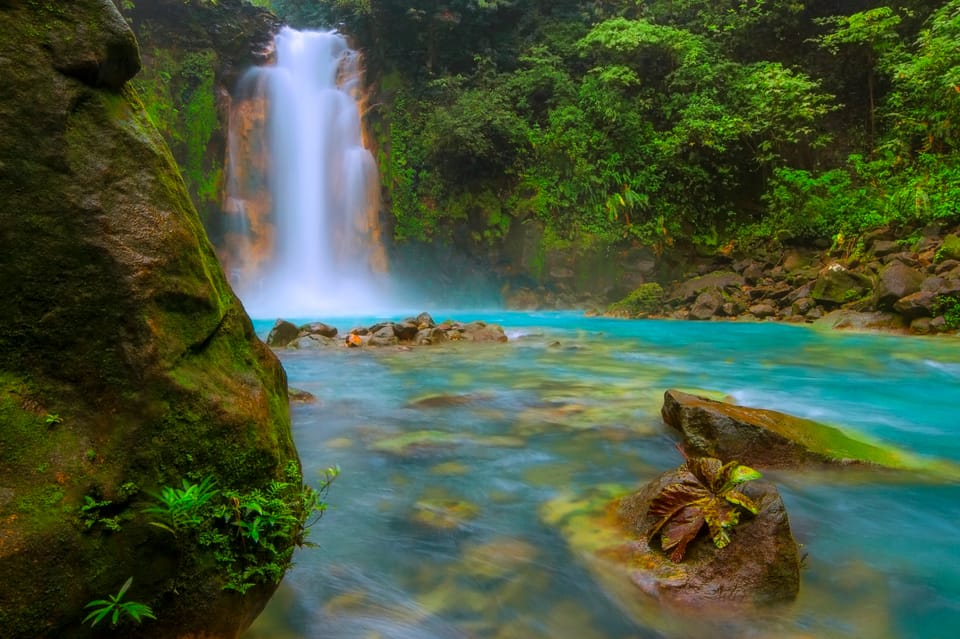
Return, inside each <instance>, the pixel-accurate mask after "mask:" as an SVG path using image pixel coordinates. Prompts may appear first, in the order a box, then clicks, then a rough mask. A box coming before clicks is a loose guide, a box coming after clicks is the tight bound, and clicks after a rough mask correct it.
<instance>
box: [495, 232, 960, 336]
mask: <svg viewBox="0 0 960 639" xmlns="http://www.w3.org/2000/svg"><path fill="white" fill-rule="evenodd" d="M677 260H678V258H677V255H672V256H667V255H665V256H662V257H661V258H660V263H658V264H652V263H651V264H650V265H649V268H648V269H647V270H646V271H645V273H644V274H643V278H642V279H643V280H644V281H643V282H642V283H640V284H639V285H637V286H636V287H635V288H634V289H633V290H632V291H631V292H630V293H629V294H627V295H626V296H624V297H622V298H620V299H619V300H617V301H614V302H613V303H612V304H606V303H605V302H603V301H601V300H598V299H597V298H589V299H588V298H582V299H572V298H570V297H569V296H564V295H563V293H562V291H561V292H557V291H551V290H546V289H538V290H530V289H521V290H515V291H512V292H511V293H510V294H509V295H508V296H506V303H507V305H508V306H510V307H512V308H523V309H527V310H532V309H536V308H562V307H568V308H569V307H576V306H578V305H579V306H581V307H583V308H587V309H588V311H589V312H592V313H596V314H601V315H607V316H612V317H625V318H642V317H654V318H671V319H686V320H701V321H703V320H748V321H749V320H752V321H756V320H771V321H785V322H794V323H813V322H817V323H822V324H826V325H828V326H831V327H834V328H854V329H872V330H893V331H902V332H910V333H913V334H919V335H927V334H935V333H955V332H957V331H958V330H960V228H958V227H952V228H949V229H941V228H938V227H930V228H926V229H921V230H918V231H913V232H911V233H908V234H906V235H905V234H904V233H903V232H902V231H898V232H895V231H893V230H891V229H879V230H876V231H874V232H872V233H870V234H867V235H865V236H863V237H860V238H855V239H853V240H846V241H845V240H844V239H843V238H837V241H836V242H835V243H834V245H833V246H832V247H830V248H826V249H818V248H811V247H799V246H779V247H776V248H765V249H762V250H758V251H756V252H755V253H752V254H749V255H745V256H739V257H738V256H736V255H735V254H732V252H731V253H730V254H726V253H724V252H723V251H720V252H718V253H717V254H716V255H712V256H709V257H697V256H690V257H689V259H688V260H687V266H686V267H685V268H683V269H680V270H679V272H678V269H675V268H669V267H668V266H665V265H664V263H666V262H669V261H674V262H676V261H677Z"/></svg>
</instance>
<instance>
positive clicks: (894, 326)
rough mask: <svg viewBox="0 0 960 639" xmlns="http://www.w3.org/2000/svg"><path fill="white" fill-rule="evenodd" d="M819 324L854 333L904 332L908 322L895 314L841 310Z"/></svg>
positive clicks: (827, 315)
mask: <svg viewBox="0 0 960 639" xmlns="http://www.w3.org/2000/svg"><path fill="white" fill-rule="evenodd" d="M817 324H818V325H820V326H829V327H830V328H836V329H846V330H853V331H902V330H903V329H905V328H906V326H907V324H908V322H907V321H906V320H905V319H904V318H903V316H901V315H897V314H895V313H886V312H883V311H854V310H850V309H839V310H836V311H832V312H830V313H828V314H826V315H824V316H823V317H822V318H820V319H819V320H818V321H817Z"/></svg>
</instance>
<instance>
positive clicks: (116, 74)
mask: <svg viewBox="0 0 960 639" xmlns="http://www.w3.org/2000/svg"><path fill="white" fill-rule="evenodd" d="M88 4H90V3H88ZM95 4H99V5H100V10H99V11H96V12H89V11H88V12H87V14H85V16H84V18H83V19H81V20H76V21H74V20H63V21H59V20H57V21H56V22H58V23H59V24H57V25H55V26H54V25H51V28H50V29H49V30H47V32H46V37H47V44H46V46H47V47H48V48H49V50H50V55H51V57H52V61H53V67H54V68H55V69H56V70H58V71H60V72H61V73H63V74H64V75H67V76H70V77H74V78H77V79H78V80H80V81H81V82H83V83H84V84H87V85H89V86H91V87H105V88H108V89H111V90H114V91H116V90H118V89H120V87H122V86H123V85H124V84H125V83H126V82H127V80H129V79H130V78H132V77H133V76H135V75H136V74H137V72H138V71H139V70H140V47H139V46H138V45H137V39H136V37H135V36H134V35H133V31H131V30H130V25H128V24H127V23H126V21H125V20H124V19H123V16H121V15H120V13H119V12H118V11H117V9H116V7H115V6H113V5H112V3H110V2H107V1H106V0H101V1H100V2H98V3H95ZM52 15H55V14H52Z"/></svg>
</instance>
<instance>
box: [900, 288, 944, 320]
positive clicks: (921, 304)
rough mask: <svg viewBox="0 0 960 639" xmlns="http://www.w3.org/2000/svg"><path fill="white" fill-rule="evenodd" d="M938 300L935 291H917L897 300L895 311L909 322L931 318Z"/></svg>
mask: <svg viewBox="0 0 960 639" xmlns="http://www.w3.org/2000/svg"><path fill="white" fill-rule="evenodd" d="M936 300H937V294H936V293H934V292H933V291H917V292H916V293H913V294H911V295H907V296H906V297H904V298H902V299H899V300H897V301H896V302H895V303H894V304H893V309H894V310H895V311H896V312H898V313H900V314H901V315H903V316H904V317H905V318H907V319H908V320H910V319H914V318H917V317H930V316H932V315H933V307H934V305H935V303H936Z"/></svg>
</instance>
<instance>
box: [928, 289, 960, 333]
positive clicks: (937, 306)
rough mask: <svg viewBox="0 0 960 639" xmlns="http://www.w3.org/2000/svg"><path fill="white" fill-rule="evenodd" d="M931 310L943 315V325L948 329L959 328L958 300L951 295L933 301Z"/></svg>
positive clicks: (959, 310) (959, 299) (959, 305)
mask: <svg viewBox="0 0 960 639" xmlns="http://www.w3.org/2000/svg"><path fill="white" fill-rule="evenodd" d="M933 310H934V312H935V313H936V314H938V315H943V321H944V325H945V326H946V327H947V328H948V329H950V330H953V329H957V328H960V298H957V297H955V296H952V295H943V296H941V297H939V298H937V300H936V301H935V303H934V305H933Z"/></svg>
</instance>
